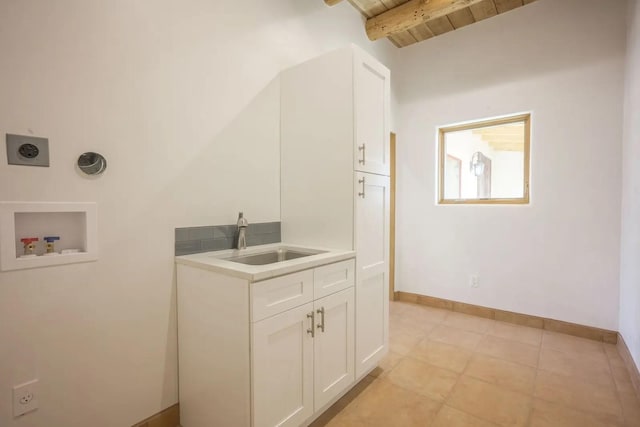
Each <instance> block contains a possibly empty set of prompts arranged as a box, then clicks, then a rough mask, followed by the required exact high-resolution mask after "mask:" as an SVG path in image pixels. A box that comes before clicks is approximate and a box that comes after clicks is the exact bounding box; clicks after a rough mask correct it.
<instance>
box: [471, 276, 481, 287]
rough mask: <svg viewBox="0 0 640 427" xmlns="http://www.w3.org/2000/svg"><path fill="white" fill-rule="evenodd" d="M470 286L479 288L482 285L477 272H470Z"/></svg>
mask: <svg viewBox="0 0 640 427" xmlns="http://www.w3.org/2000/svg"><path fill="white" fill-rule="evenodd" d="M469 286H470V287H472V288H479V287H480V278H479V277H478V275H477V274H470V275H469Z"/></svg>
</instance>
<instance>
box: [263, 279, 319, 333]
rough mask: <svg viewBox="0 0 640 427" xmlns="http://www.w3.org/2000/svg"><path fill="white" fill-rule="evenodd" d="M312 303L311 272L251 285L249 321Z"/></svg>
mask: <svg viewBox="0 0 640 427" xmlns="http://www.w3.org/2000/svg"><path fill="white" fill-rule="evenodd" d="M311 301H313V270H305V271H301V272H299V273H294V274H287V275H286V276H281V277H276V278H275V279H269V280H263V281H261V282H254V283H252V284H251V321H252V322H257V321H258V320H261V319H265V318H267V317H269V316H273V315H274V314H277V313H280V312H282V311H285V310H288V309H290V308H293V307H297V306H299V305H302V304H306V303H308V302H311Z"/></svg>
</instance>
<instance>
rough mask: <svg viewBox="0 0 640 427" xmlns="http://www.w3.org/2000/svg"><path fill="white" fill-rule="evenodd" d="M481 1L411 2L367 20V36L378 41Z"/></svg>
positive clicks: (438, 0) (430, 0)
mask: <svg viewBox="0 0 640 427" xmlns="http://www.w3.org/2000/svg"><path fill="white" fill-rule="evenodd" d="M481 1H483V0H411V1H409V2H407V3H404V4H401V5H400V6H396V7H394V8H393V9H389V10H388V11H386V12H384V13H382V14H380V15H377V16H374V17H372V18H369V19H367V25H366V29H367V36H368V37H369V39H370V40H378V39H381V38H383V37H388V36H390V35H394V34H398V33H401V32H403V31H407V30H409V29H410V28H413V27H415V26H417V25H420V24H422V23H424V22H426V21H430V20H434V19H437V18H442V17H446V15H448V14H450V13H454V12H457V11H459V10H462V9H464V8H466V7H469V6H471V5H474V4H476V3H480V2H481ZM449 25H451V23H449Z"/></svg>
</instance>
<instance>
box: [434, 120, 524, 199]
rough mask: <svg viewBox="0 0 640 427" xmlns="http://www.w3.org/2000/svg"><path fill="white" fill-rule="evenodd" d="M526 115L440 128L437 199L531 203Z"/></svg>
mask: <svg viewBox="0 0 640 427" xmlns="http://www.w3.org/2000/svg"><path fill="white" fill-rule="evenodd" d="M530 121H531V116H530V115H529V114H521V115H517V116H511V117H505V118H501V119H494V120H485V121H480V122H474V123H467V124H464V125H458V126H448V127H442V128H440V129H439V133H438V134H439V143H438V159H439V160H438V163H439V167H438V170H439V180H438V181H439V184H438V185H439V190H438V194H439V197H438V203H440V204H464V203H471V204H482V203H484V204H499V203H504V204H510V203H529V139H530V129H531V126H530Z"/></svg>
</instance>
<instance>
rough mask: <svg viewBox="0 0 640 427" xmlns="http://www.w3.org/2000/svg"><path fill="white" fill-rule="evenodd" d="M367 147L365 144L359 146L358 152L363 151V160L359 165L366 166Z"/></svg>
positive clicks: (359, 161) (359, 160)
mask: <svg viewBox="0 0 640 427" xmlns="http://www.w3.org/2000/svg"><path fill="white" fill-rule="evenodd" d="M366 150H367V146H366V145H365V144H362V145H358V151H362V158H361V159H358V163H359V164H361V165H364V162H365V159H366V154H367V151H366Z"/></svg>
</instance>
